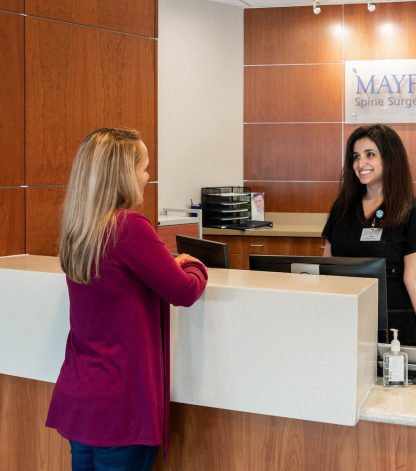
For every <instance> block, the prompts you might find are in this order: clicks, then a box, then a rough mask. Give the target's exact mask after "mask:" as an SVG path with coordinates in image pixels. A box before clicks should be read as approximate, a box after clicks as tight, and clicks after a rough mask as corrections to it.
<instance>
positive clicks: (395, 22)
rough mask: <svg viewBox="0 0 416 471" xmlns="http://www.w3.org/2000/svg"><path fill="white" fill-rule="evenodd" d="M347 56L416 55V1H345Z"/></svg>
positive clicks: (366, 58)
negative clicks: (370, 3) (370, 9)
mask: <svg viewBox="0 0 416 471" xmlns="http://www.w3.org/2000/svg"><path fill="white" fill-rule="evenodd" d="M344 11H345V60H371V59H373V60H374V59H414V57H415V56H416V29H415V17H416V3H415V2H401V3H396V2H394V3H383V4H377V9H376V11H375V12H373V13H369V12H368V10H367V8H366V5H345V6H344Z"/></svg>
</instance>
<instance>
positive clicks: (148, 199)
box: [139, 183, 158, 229]
mask: <svg viewBox="0 0 416 471" xmlns="http://www.w3.org/2000/svg"><path fill="white" fill-rule="evenodd" d="M157 189H158V185H157V183H148V184H147V185H146V187H145V190H144V198H143V205H142V206H141V207H140V208H139V211H140V212H141V213H142V214H144V215H145V216H146V217H147V218H149V219H150V222H151V223H152V225H153V227H154V228H155V229H156V228H157V221H158V217H157Z"/></svg>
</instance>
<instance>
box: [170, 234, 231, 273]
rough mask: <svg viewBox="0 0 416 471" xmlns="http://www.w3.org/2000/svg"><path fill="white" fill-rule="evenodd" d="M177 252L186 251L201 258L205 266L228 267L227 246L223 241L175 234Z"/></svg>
mask: <svg viewBox="0 0 416 471" xmlns="http://www.w3.org/2000/svg"><path fill="white" fill-rule="evenodd" d="M176 247H177V250H178V253H187V254H189V255H192V257H196V258H198V259H199V260H201V262H202V263H204V264H205V265H206V266H207V267H212V268H228V267H229V262H228V248H227V244H224V243H223V242H214V241H212V240H206V239H198V238H196V237H188V236H184V235H177V236H176Z"/></svg>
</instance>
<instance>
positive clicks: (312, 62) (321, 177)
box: [244, 2, 416, 212]
mask: <svg viewBox="0 0 416 471" xmlns="http://www.w3.org/2000/svg"><path fill="white" fill-rule="evenodd" d="M415 16H416V3H415V2H408V3H383V4H378V5H377V9H376V11H375V12H373V13H370V12H369V11H368V10H367V6H366V5H365V4H358V5H334V6H326V5H324V6H322V12H321V14H320V15H314V14H313V12H312V7H293V8H261V9H246V10H245V17H244V22H245V24H244V28H245V30H244V62H245V68H244V70H245V71H244V79H245V91H244V122H245V124H244V180H245V184H246V185H247V186H250V187H251V188H252V189H253V190H254V191H265V192H266V211H283V212H327V211H328V210H329V208H330V206H331V204H332V202H333V201H334V199H335V197H336V195H337V192H338V188H339V178H340V174H341V169H342V163H343V154H344V148H345V142H346V139H347V138H348V136H349V135H350V134H351V132H352V130H353V129H355V128H356V127H357V125H347V124H345V121H344V104H343V99H344V98H343V95H344V90H343V88H344V64H345V61H346V60H366V59H367V60H374V59H413V58H414V57H415V54H416V30H415V28H414V27H413V20H414V18H415ZM386 23H389V25H390V26H389V28H390V31H391V32H392V33H391V34H389V33H386V31H385V29H383V25H384V24H386ZM391 126H392V127H393V128H394V129H396V131H397V132H398V133H399V134H400V136H401V137H402V139H403V141H404V144H405V145H406V148H407V150H408V154H409V159H410V165H411V169H412V176H413V179H414V180H416V125H414V124H392V125H391Z"/></svg>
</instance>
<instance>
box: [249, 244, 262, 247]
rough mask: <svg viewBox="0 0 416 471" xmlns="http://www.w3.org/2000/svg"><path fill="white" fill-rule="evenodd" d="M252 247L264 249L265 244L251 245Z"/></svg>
mask: <svg viewBox="0 0 416 471" xmlns="http://www.w3.org/2000/svg"><path fill="white" fill-rule="evenodd" d="M250 247H264V244H250Z"/></svg>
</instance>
